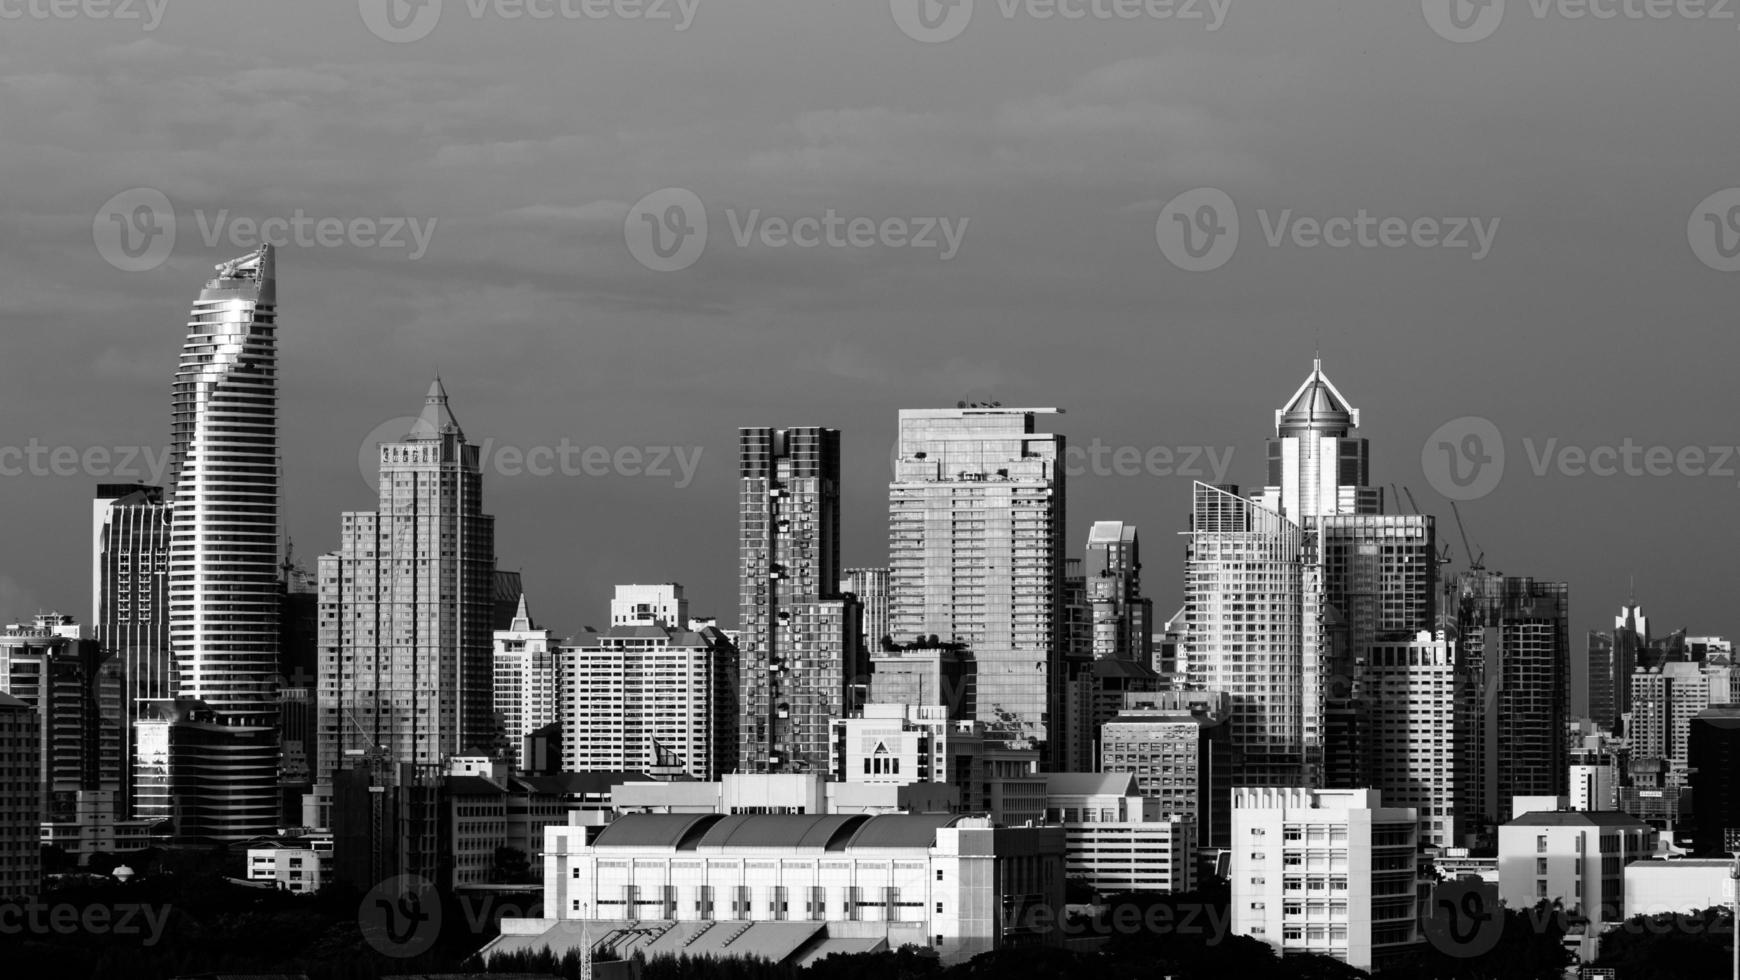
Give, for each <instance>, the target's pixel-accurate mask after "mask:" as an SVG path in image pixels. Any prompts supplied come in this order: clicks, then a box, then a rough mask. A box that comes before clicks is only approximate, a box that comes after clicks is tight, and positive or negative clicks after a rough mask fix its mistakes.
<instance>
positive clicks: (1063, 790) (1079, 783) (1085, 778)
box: [1045, 772, 1136, 796]
mask: <svg viewBox="0 0 1740 980" xmlns="http://www.w3.org/2000/svg"><path fill="white" fill-rule="evenodd" d="M1135 784H1136V775H1135V773H1129V772H1048V773H1046V774H1045V795H1047V796H1135V795H1136V785H1135Z"/></svg>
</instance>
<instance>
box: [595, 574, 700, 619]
mask: <svg viewBox="0 0 1740 980" xmlns="http://www.w3.org/2000/svg"><path fill="white" fill-rule="evenodd" d="M610 625H612V626H663V627H665V628H666V629H673V630H685V629H688V628H689V600H688V599H685V598H683V587H682V586H681V585H678V584H677V583H675V582H666V583H664V584H663V585H619V586H617V587H616V595H615V597H614V598H612V599H611V600H610Z"/></svg>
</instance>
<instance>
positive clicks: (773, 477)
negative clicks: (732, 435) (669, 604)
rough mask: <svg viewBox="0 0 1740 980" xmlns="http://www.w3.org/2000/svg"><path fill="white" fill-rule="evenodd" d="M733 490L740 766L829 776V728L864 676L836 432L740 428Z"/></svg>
mask: <svg viewBox="0 0 1740 980" xmlns="http://www.w3.org/2000/svg"><path fill="white" fill-rule="evenodd" d="M737 482H738V507H739V510H738V514H739V522H738V528H739V538H738V544H739V556H738V582H739V589H738V593H739V598H740V603H739V609H740V613H741V614H740V617H739V620H738V626H739V629H740V633H739V638H738V644H739V647H738V705H737V709H738V711H739V712H740V714H739V716H738V722H737V730H738V731H737V737H738V745H739V748H738V761H737V765H738V769H739V770H740V771H742V772H780V771H792V772H821V771H825V770H826V768H827V765H828V723H829V720H830V719H832V718H837V717H841V716H844V715H845V714H847V713H849V712H850V711H851V710H852V709H853V708H854V707H856V705H855V704H854V699H855V698H856V697H857V694H856V693H855V692H857V691H858V685H859V684H860V683H861V680H862V675H863V674H864V664H863V656H862V651H861V650H860V649H859V646H858V637H859V634H860V630H861V624H860V621H859V606H858V602H857V600H856V599H853V598H850V597H847V596H845V595H843V594H842V592H841V589H840V432H839V430H838V429H825V428H819V427H814V426H806V427H799V428H788V429H778V428H766V427H758V428H745V429H743V430H741V432H740V453H739V468H738V481H737ZM683 625H684V626H686V625H687V624H683Z"/></svg>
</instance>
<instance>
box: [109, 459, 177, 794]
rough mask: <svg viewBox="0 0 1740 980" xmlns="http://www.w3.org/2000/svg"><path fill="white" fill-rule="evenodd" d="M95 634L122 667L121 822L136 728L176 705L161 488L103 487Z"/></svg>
mask: <svg viewBox="0 0 1740 980" xmlns="http://www.w3.org/2000/svg"><path fill="white" fill-rule="evenodd" d="M91 509H92V522H91V523H92V556H91V558H92V560H91V571H92V575H91V579H92V581H91V620H90V622H91V628H92V632H93V635H94V636H95V637H96V639H97V642H98V643H100V644H102V647H103V649H104V650H105V651H106V652H108V653H111V654H113V655H114V656H116V657H118V658H119V659H120V664H121V675H122V677H123V678H125V683H126V691H125V695H124V700H123V704H122V721H121V739H122V747H121V757H122V766H123V772H124V773H125V774H126V776H125V778H123V780H122V785H121V794H122V796H121V799H122V803H121V807H122V809H123V811H124V812H123V813H122V814H121V815H122V816H131V815H133V786H132V778H131V773H132V771H133V755H134V751H133V745H134V732H133V726H134V725H135V724H136V723H138V722H139V721H140V720H141V719H143V718H147V717H151V716H152V715H153V711H152V709H151V707H150V706H151V704H152V703H153V702H161V701H165V700H168V699H170V698H173V697H175V663H174V660H173V658H172V656H171V653H170V646H169V532H170V515H171V512H170V508H169V505H168V504H167V503H166V502H165V500H164V497H163V488H162V487H150V486H143V485H140V484H130V483H123V484H101V485H99V486H98V487H97V495H96V500H95V501H94V502H93V504H92V508H91Z"/></svg>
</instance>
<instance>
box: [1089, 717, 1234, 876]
mask: <svg viewBox="0 0 1740 980" xmlns="http://www.w3.org/2000/svg"><path fill="white" fill-rule="evenodd" d="M1227 712H1228V700H1227V697H1226V695H1225V694H1220V693H1216V692H1212V691H1160V692H1154V693H1151V694H1132V695H1130V696H1129V697H1127V698H1126V699H1125V707H1124V710H1123V711H1121V712H1119V713H1118V714H1117V715H1115V716H1113V718H1112V719H1111V720H1110V721H1108V722H1106V724H1105V728H1104V729H1103V730H1102V735H1101V742H1100V767H1099V768H1100V771H1102V772H1127V773H1131V774H1132V775H1134V776H1135V779H1136V791H1137V792H1139V793H1141V794H1142V795H1143V796H1148V797H1152V798H1154V799H1156V800H1158V801H1160V812H1161V813H1173V814H1178V815H1180V816H1185V817H1189V818H1190V819H1191V821H1192V823H1193V826H1194V827H1195V829H1196V834H1197V839H1196V844H1197V845H1198V846H1199V847H1205V848H1206V847H1227V846H1229V840H1228V838H1229V835H1230V834H1231V833H1232V828H1231V823H1230V814H1231V811H1230V809H1229V807H1230V805H1231V797H1230V788H1231V783H1230V782H1229V779H1230V777H1231V775H1232V773H1231V759H1230V751H1229V749H1230V745H1229V743H1228V742H1227V740H1226V738H1225V737H1224V732H1225V725H1226V720H1227Z"/></svg>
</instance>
